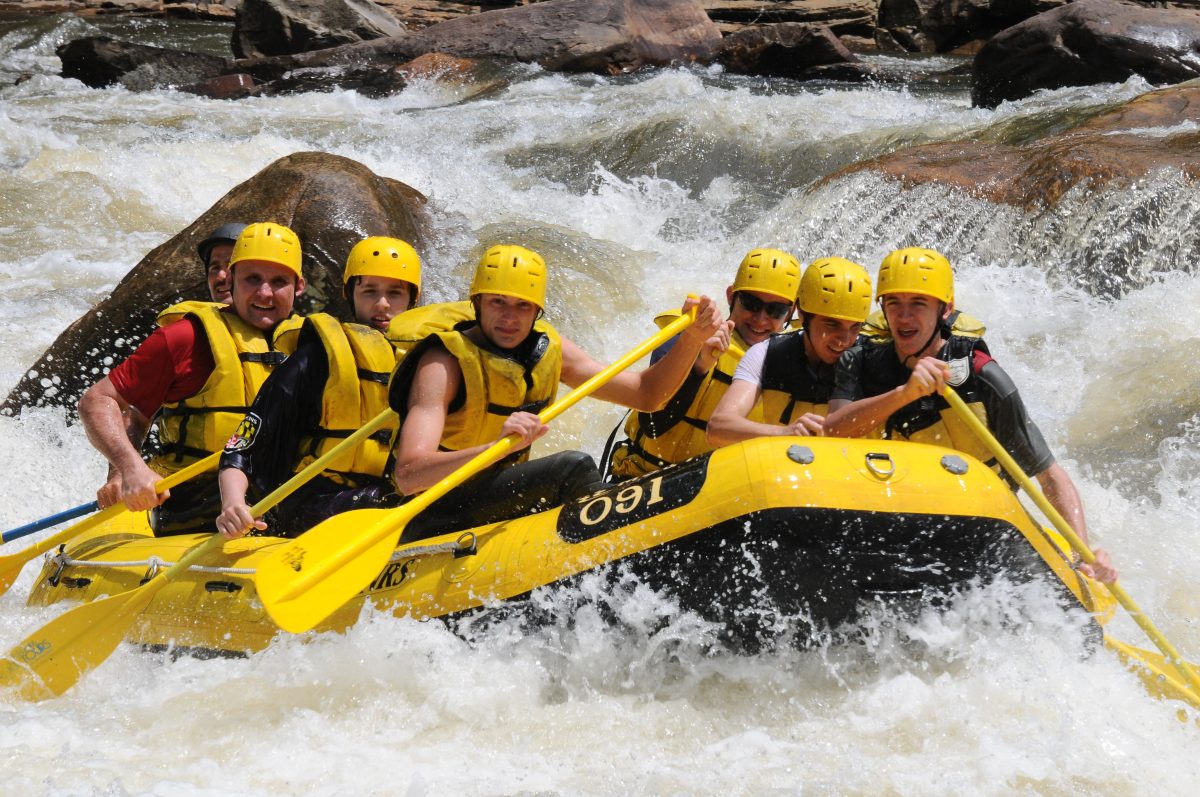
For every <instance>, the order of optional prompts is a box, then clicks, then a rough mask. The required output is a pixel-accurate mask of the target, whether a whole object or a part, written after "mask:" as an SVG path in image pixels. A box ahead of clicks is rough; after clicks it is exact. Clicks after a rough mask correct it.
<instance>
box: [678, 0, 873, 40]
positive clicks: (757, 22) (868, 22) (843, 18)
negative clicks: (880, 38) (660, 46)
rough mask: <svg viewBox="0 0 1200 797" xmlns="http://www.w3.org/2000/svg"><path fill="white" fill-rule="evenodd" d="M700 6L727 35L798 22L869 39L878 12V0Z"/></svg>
mask: <svg viewBox="0 0 1200 797" xmlns="http://www.w3.org/2000/svg"><path fill="white" fill-rule="evenodd" d="M700 5H701V6H702V7H703V8H704V11H705V13H707V14H708V16H709V18H710V19H711V20H712V21H713V22H715V23H717V26H718V28H720V30H721V31H722V32H723V33H725V34H730V33H736V32H738V31H741V30H747V29H753V28H758V27H772V26H774V25H776V24H779V23H788V22H796V23H802V24H809V25H827V26H829V28H830V29H831V30H832V31H833V32H834V33H836V34H837V35H839V36H860V37H868V38H869V37H870V36H872V34H873V32H874V30H875V18H876V16H877V15H878V12H879V0H700Z"/></svg>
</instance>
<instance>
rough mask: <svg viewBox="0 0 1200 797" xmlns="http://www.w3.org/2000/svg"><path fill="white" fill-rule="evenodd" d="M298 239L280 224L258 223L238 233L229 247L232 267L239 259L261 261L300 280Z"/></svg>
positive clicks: (302, 274) (301, 274) (301, 273)
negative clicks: (230, 247) (231, 251)
mask: <svg viewBox="0 0 1200 797" xmlns="http://www.w3.org/2000/svg"><path fill="white" fill-rule="evenodd" d="M300 259H301V258H300V239H299V238H297V237H296V233H294V232H292V231H291V230H290V229H288V228H287V227H284V226H283V225H282V224H276V223H275V222H273V221H261V222H258V223H256V224H250V225H248V226H247V227H246V229H244V230H242V234H241V235H239V236H238V239H237V241H236V242H235V243H234V244H233V255H232V256H231V257H230V258H229V265H230V266H231V267H232V266H234V265H236V264H237V263H238V262H240V261H242V260H263V261H265V262H267V263H274V264H275V265H277V266H283V267H284V268H286V269H289V270H291V271H293V272H294V273H295V274H296V276H297V277H303V276H304V273H303V272H302V271H301V270H300Z"/></svg>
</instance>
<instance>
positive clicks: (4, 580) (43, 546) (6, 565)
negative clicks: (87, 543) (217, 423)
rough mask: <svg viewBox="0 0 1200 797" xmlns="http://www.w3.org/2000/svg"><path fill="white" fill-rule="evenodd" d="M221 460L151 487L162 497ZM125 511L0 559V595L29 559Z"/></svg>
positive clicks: (210, 459) (115, 508) (99, 516)
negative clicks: (161, 494) (162, 494)
mask: <svg viewBox="0 0 1200 797" xmlns="http://www.w3.org/2000/svg"><path fill="white" fill-rule="evenodd" d="M220 458H221V452H219V451H218V452H217V453H215V454H210V455H209V456H207V457H205V458H204V459H202V460H199V461H197V462H193V463H192V464H191V465H188V466H187V467H186V468H184V469H183V470H181V471H177V472H176V473H172V474H171V475H170V476H168V477H167V478H165V479H163V480H162V481H160V482H159V483H158V484H156V485H154V489H155V490H156V491H158V492H160V493H161V492H163V491H164V490H169V489H171V488H172V487H174V486H175V485H177V484H182V483H183V482H185V481H187V480H188V479H190V478H192V477H193V476H198V475H199V474H201V473H203V472H205V471H206V470H209V469H211V468H212V467H213V466H215V465H216V464H217V460H218V459H220ZM128 511H129V509H128V507H126V506H125V504H113V505H112V506H110V507H109V508H108V509H103V510H101V511H100V512H97V513H96V514H94V515H92V516H91V517H90V518H88V519H87V520H82V521H80V522H79V523H76V524H75V525H74V526H68V527H67V528H65V529H63V530H62V531H60V532H59V533H58V534H54V535H52V536H50V537H47V538H46V539H44V540H42V541H41V542H39V543H37V544H36V545H32V546H30V547H28V548H26V549H25V550H23V551H20V552H18V553H14V554H9V555H7V556H0V595H3V594H4V593H5V592H8V588H9V587H11V586H12V585H13V582H14V581H16V580H17V576H19V575H20V574H21V568H23V567H24V566H25V563H26V562H28V561H29V560H30V559H33V558H34V557H36V556H40V555H41V554H43V553H45V552H46V551H48V550H50V549H51V548H53V547H54V546H56V545H60V544H62V543H64V542H67V541H68V540H70V539H73V538H74V537H78V536H79V535H80V534H83V533H84V532H85V531H87V530H89V529H94V528H95V527H96V526H99V525H100V524H101V523H104V522H106V521H108V520H111V519H112V518H115V517H116V516H117V515H120V514H121V513H123V512H128Z"/></svg>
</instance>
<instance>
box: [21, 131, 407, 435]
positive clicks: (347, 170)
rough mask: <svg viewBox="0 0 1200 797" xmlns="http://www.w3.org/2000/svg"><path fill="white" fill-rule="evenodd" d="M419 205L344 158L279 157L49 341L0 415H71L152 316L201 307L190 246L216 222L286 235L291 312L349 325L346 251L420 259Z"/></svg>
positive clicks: (198, 273)
mask: <svg viewBox="0 0 1200 797" xmlns="http://www.w3.org/2000/svg"><path fill="white" fill-rule="evenodd" d="M424 206H425V197H424V196H423V195H421V194H420V193H419V192H417V191H416V190H414V189H412V188H410V187H409V186H407V185H405V184H404V183H401V182H398V181H396V180H392V179H389V178H386V177H380V176H379V175H377V174H375V173H373V172H372V171H371V170H369V169H367V168H366V167H365V166H363V165H362V164H360V163H357V162H355V161H352V160H349V159H348V158H342V157H339V156H336V155H329V154H326V153H321V152H301V153H297V154H294V155H289V156H288V157H286V158H281V159H280V160H278V161H276V162H275V163H273V164H271V165H270V166H268V167H266V168H265V169H263V170H262V171H260V172H259V173H258V174H256V175H254V176H253V177H251V178H250V179H249V180H247V181H246V182H244V183H242V184H241V185H238V186H236V187H235V188H233V189H232V190H231V191H230V192H229V193H228V194H226V195H225V196H224V197H222V198H221V199H220V200H219V201H218V202H217V203H216V204H215V205H213V206H212V207H211V208H209V209H208V210H207V211H205V212H204V214H203V215H201V216H200V217H199V218H198V219H196V220H195V221H193V222H192V223H191V224H190V225H188V226H187V228H185V229H184V230H183V231H181V232H180V233H179V234H177V235H176V236H174V237H173V238H171V239H170V240H169V241H167V242H166V243H164V244H162V245H161V246H159V247H157V248H156V249H154V250H153V251H151V252H150V253H149V254H147V255H146V257H144V258H143V259H142V261H141V262H140V263H138V264H137V265H136V266H135V267H134V268H133V270H132V271H130V272H129V273H128V274H127V275H126V276H125V278H124V279H122V280H121V282H120V283H119V284H118V285H117V287H116V288H115V289H114V290H113V292H112V294H110V295H109V297H108V298H106V299H104V300H103V301H102V302H100V303H99V304H97V305H96V306H95V307H93V308H92V309H91V310H89V311H88V312H87V313H86V314H85V315H84V316H83V317H82V318H80V319H78V320H77V321H75V323H73V324H71V326H70V327H68V328H67V330H66V331H65V332H63V333H62V334H61V335H59V336H58V339H57V340H55V341H54V343H53V344H52V345H51V346H50V348H49V349H47V351H46V353H45V354H43V355H42V356H41V357H40V358H39V359H38V361H37V362H36V363H35V364H34V366H33V367H32V368H31V369H30V370H29V372H28V373H27V374H26V375H25V376H24V377H22V379H21V380H20V381H19V382H18V383H17V385H16V387H14V388H13V390H12V392H10V393H9V395H8V398H7V399H6V400H5V402H4V404H3V406H0V412H3V413H4V414H9V415H11V414H15V413H16V412H18V411H19V410H20V409H21V408H22V407H31V406H45V405H61V406H70V407H74V405H75V403H76V402H77V401H78V399H79V396H80V395H81V394H82V393H83V391H84V390H86V389H87V388H88V386H90V385H91V384H92V383H93V382H95V381H96V380H97V379H99V378H100V377H101V376H102V375H103V374H104V373H106V372H107V370H108V367H109V366H110V365H112V364H115V363H116V362H119V361H120V359H121V358H123V357H124V356H126V355H127V354H128V353H129V352H131V351H132V350H133V349H134V348H135V347H136V346H137V345H138V344H139V343H140V342H141V341H142V340H143V339H144V338H145V337H146V335H148V334H149V333H150V331H151V330H152V329H153V327H154V317H155V315H156V314H157V313H158V311H160V310H162V309H163V308H164V307H166V306H168V305H170V304H172V303H174V302H176V301H180V300H182V299H203V300H207V299H208V288H207V284H206V283H205V281H204V275H203V272H202V270H201V268H200V264H199V261H198V260H197V258H196V244H198V243H199V242H200V241H201V240H202V239H203V238H204V237H205V236H207V235H208V234H209V233H210V232H211V231H212V230H213V229H215V228H216V227H218V226H219V225H221V224H223V223H225V222H228V221H231V220H241V221H247V222H250V221H275V222H278V223H281V224H286V225H287V226H289V227H291V228H292V229H293V230H295V231H296V234H297V235H299V236H300V241H301V246H302V249H303V252H304V264H303V268H304V275H305V278H306V279H307V281H308V288H307V290H305V292H304V295H303V296H301V297H300V299H299V300H298V302H297V310H298V311H300V312H302V313H309V312H313V311H316V310H327V311H329V312H332V313H334V314H335V315H337V316H339V317H340V318H343V319H349V317H350V315H349V308H348V306H347V304H346V301H345V300H344V299H343V298H342V294H341V288H342V267H343V265H344V264H345V261H346V256H347V255H348V254H349V252H350V248H351V247H352V246H353V245H354V244H355V243H357V242H358V241H360V240H361V239H363V238H364V237H366V236H369V235H390V236H395V237H397V238H402V239H403V240H406V241H409V242H411V243H412V244H413V245H414V246H415V247H416V248H417V250H418V251H421V250H422V249H423V247H424V245H425V242H426V240H427V237H428V234H429V220H428V218H427V216H426V213H425V210H424Z"/></svg>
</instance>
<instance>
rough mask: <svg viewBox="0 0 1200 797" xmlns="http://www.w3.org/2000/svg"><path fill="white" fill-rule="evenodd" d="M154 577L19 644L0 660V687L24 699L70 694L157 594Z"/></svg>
mask: <svg viewBox="0 0 1200 797" xmlns="http://www.w3.org/2000/svg"><path fill="white" fill-rule="evenodd" d="M158 583H165V581H164V580H163V579H162V578H156V579H154V580H153V581H151V582H150V583H149V584H146V585H144V586H142V587H139V588H137V589H135V590H132V591H130V592H126V593H122V594H120V595H113V596H111V597H108V598H104V599H102V600H98V601H93V602H92V603H85V604H83V605H82V606H77V607H75V608H74V609H71V610H70V611H68V612H66V613H64V614H62V615H61V616H59V617H58V618H56V619H54V620H52V621H50V622H49V623H47V624H46V625H44V626H42V627H41V628H39V629H38V630H37V631H35V632H34V633H32V634H30V635H29V636H27V637H26V638H25V639H23V640H21V642H19V643H18V644H17V645H16V646H15V647H14V648H13V649H12V650H10V651H9V652H8V656H7V657H6V658H4V659H0V687H3V688H5V689H14V690H16V691H17V693H18V694H20V695H21V696H22V697H24V698H25V699H26V700H44V699H46V698H48V697H54V696H55V695H61V694H62V693H63V692H65V691H67V690H68V689H70V688H71V687H72V686H74V685H75V683H76V682H77V681H78V680H79V679H80V678H81V677H82V676H83V675H84V674H85V673H87V672H88V671H89V670H91V669H93V668H95V667H96V666H97V665H99V664H100V663H101V662H103V661H104V660H105V659H106V658H108V656H109V654H110V653H112V652H113V650H114V649H115V648H116V647H117V645H118V644H120V642H121V640H122V639H124V638H125V633H126V631H128V630H129V627H130V626H131V625H132V624H133V621H134V618H136V617H137V615H138V612H140V611H141V610H142V609H143V608H145V606H146V604H148V603H149V602H150V600H151V598H153V597H154V594H155V593H156V592H157V591H158V588H157V586H156V585H157V584H158Z"/></svg>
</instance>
